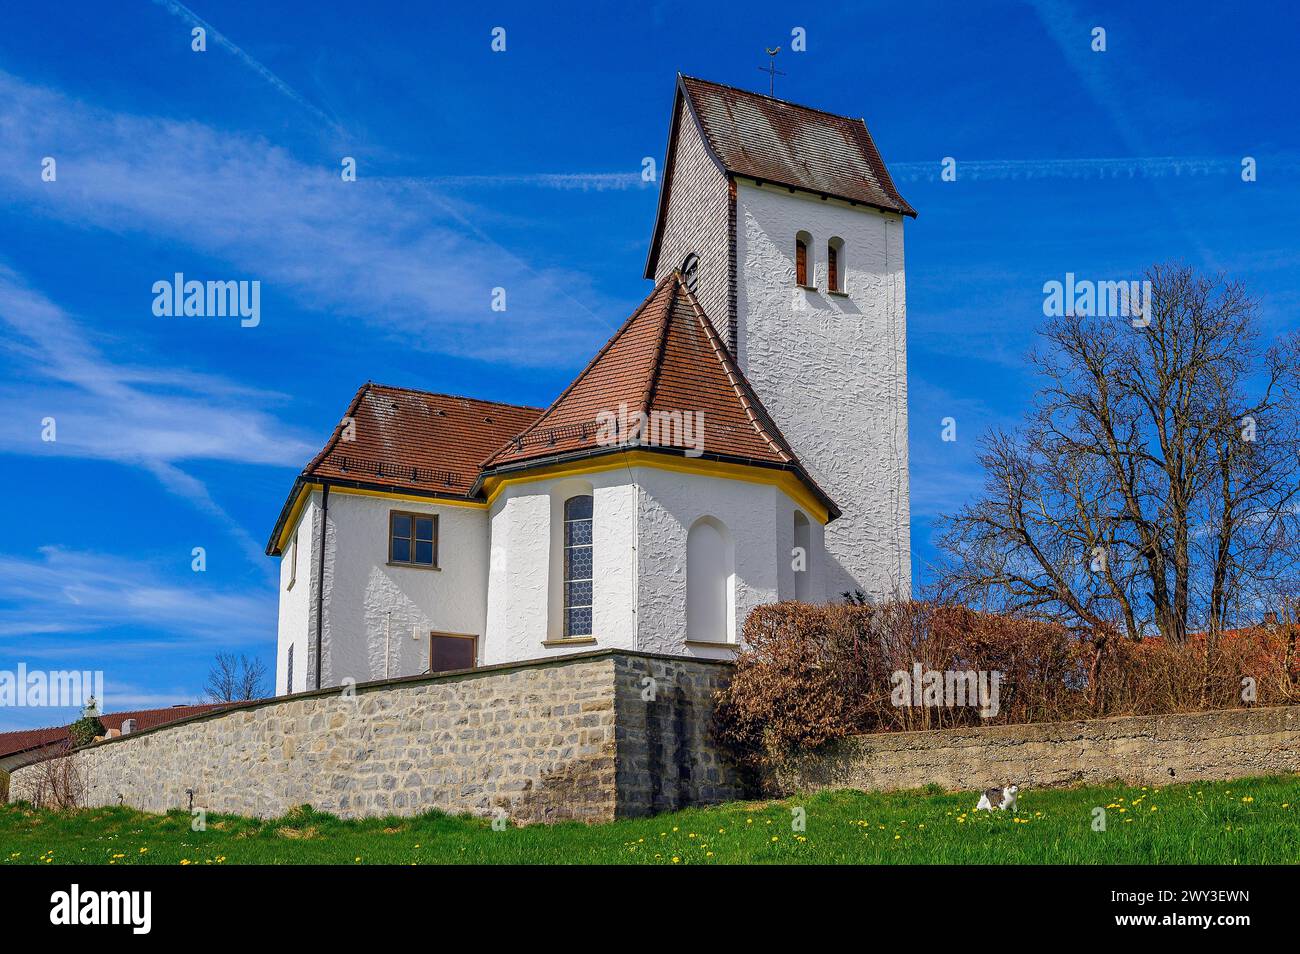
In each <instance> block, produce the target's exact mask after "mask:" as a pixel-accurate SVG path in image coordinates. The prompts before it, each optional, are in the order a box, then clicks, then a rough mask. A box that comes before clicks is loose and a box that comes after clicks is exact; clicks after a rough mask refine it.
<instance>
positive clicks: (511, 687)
mask: <svg viewBox="0 0 1300 954" xmlns="http://www.w3.org/2000/svg"><path fill="white" fill-rule="evenodd" d="M728 671H729V666H727V665H725V664H718V663H710V662H707V661H694V660H686V659H673V658H668V657H657V656H652V655H647V654H638V653H625V652H599V653H583V654H575V655H572V656H567V657H559V658H552V659H547V660H537V661H533V662H528V663H519V664H514V665H503V666H491V667H485V668H482V669H477V670H471V671H467V672H463V673H455V674H443V675H439V676H426V677H417V678H412V679H402V680H394V681H388V682H381V683H369V684H364V685H359V686H357V687H355V690H354V691H353V692H351V693H349V694H346V695H345V694H344V693H342V692H341V691H339V690H326V691H322V692H313V693H302V694H299V695H295V696H287V697H284V698H281V699H276V700H270V701H268V702H265V703H261V704H254V705H251V706H247V707H244V708H240V709H236V710H232V711H226V712H220V713H216V714H212V715H204V716H198V717H195V718H191V719H188V720H184V721H181V722H176V723H172V724H171V725H168V726H164V727H161V728H158V729H153V730H147V731H144V732H140V733H137V734H134V735H129V736H124V737H121V738H117V739H110V740H106V741H104V742H101V743H98V744H96V745H93V746H91V747H89V748H86V749H83V750H81V751H79V752H77V753H75V754H74V755H72V756H71V758H72V759H74V761H75V763H76V765H77V767H78V768H79V770H80V771H81V772H82V773H83V776H84V779H85V783H86V785H87V787H88V788H87V796H86V798H85V801H86V803H87V804H88V805H91V806H99V805H116V804H125V805H129V806H131V807H133V808H138V809H141V810H144V811H152V812H162V811H167V810H168V809H173V808H188V807H189V806H190V804H191V802H190V794H189V792H190V790H192V792H193V806H194V807H196V808H205V809H207V810H208V811H213V812H232V813H236V814H241V815H256V816H260V817H275V816H278V815H281V814H283V813H284V812H286V811H288V810H289V809H291V808H293V807H295V806H297V805H302V804H310V805H311V806H312V807H314V808H316V809H318V810H321V811H328V812H332V813H334V814H337V815H339V816H341V817H344V818H349V817H358V816H366V815H386V814H394V815H411V814H418V813H419V812H423V811H427V810H428V809H432V808H437V809H442V810H444V811H447V812H453V813H459V812H473V813H477V814H494V813H496V812H497V811H498V810H499V811H503V812H504V813H505V814H506V816H507V817H509V818H510V819H512V820H514V821H521V822H553V821H561V820H570V819H579V820H583V821H608V820H611V819H614V818H618V817H627V816H630V815H637V814H644V813H646V812H650V811H659V810H665V809H669V808H679V807H683V806H685V805H690V804H696V803H700V802H709V801H718V800H723V799H726V798H731V797H736V796H737V795H738V794H739V786H738V785H737V784H736V783H735V782H734V779H733V776H732V774H731V773H730V770H729V769H728V768H727V767H726V766H725V764H724V763H723V762H722V761H721V759H720V757H719V755H718V753H717V752H716V751H714V749H713V747H712V746H711V744H710V743H709V741H708V739H707V735H706V733H705V727H706V726H707V722H708V718H709V715H710V712H711V709H712V696H713V692H714V690H715V689H716V688H717V687H718V685H719V684H720V681H721V680H722V679H724V678H726V675H727V673H728ZM647 677H649V678H651V679H653V680H654V682H653V683H652V684H644V685H643V683H644V680H645V679H646V678H647ZM650 685H652V686H653V690H654V691H653V692H651V693H649V694H647V695H646V698H643V694H644V693H645V691H646V688H648V687H649V686H650ZM40 771H41V768H40V766H39V764H38V765H35V766H28V767H24V768H21V769H18V770H17V771H15V772H14V776H13V786H12V787H13V797H14V798H23V797H30V795H31V793H32V791H33V786H35V785H36V784H38V782H39V777H40V776H39V773H40ZM656 780H657V781H656Z"/></svg>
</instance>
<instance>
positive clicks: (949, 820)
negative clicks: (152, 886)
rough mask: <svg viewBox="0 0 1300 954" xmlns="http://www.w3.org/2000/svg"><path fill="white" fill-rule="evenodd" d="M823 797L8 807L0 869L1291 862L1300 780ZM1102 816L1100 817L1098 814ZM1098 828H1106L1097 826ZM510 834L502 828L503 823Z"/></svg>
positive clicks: (1299, 816)
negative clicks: (641, 813)
mask: <svg viewBox="0 0 1300 954" xmlns="http://www.w3.org/2000/svg"><path fill="white" fill-rule="evenodd" d="M976 799H977V796H976V794H975V793H971V792H964V793H954V792H943V791H940V790H937V789H927V790H920V791H909V792H890V793H874V792H855V791H835V792H821V793H818V794H815V795H809V796H807V797H802V798H801V797H795V798H789V799H784V800H781V801H766V802H735V803H732V804H728V805H721V806H717V807H713V808H699V809H689V810H687V811H681V812H675V813H672V814H667V815H660V816H657V817H655V818H642V819H630V820H627V821H619V822H613V823H610V824H604V825H581V824H563V825H552V826H544V825H532V826H526V827H514V826H506V827H504V828H502V829H501V830H494V829H493V827H492V825H491V823H490V822H489V821H488V820H486V819H480V818H470V817H451V816H447V815H442V814H439V813H436V812H431V813H428V814H425V815H420V816H417V817H412V818H381V819H366V820H360V821H342V820H340V819H338V818H335V817H334V816H332V815H327V814H322V813H319V812H315V811H313V810H312V809H310V808H308V807H306V806H304V807H303V808H300V809H297V810H295V811H293V812H290V813H289V814H287V815H285V816H284V817H282V818H276V819H271V820H265V819H250V818H243V817H237V816H231V815H209V816H208V817H207V819H206V830H203V831H194V830H192V827H191V818H190V816H189V815H187V814H186V813H184V812H171V813H168V814H166V815H149V814H143V813H140V812H136V811H132V810H130V809H126V808H100V809H82V810H76V811H69V812H56V811H46V810H36V809H32V808H30V807H28V806H26V805H22V804H17V805H4V806H0V864H5V865H30V864H37V865H141V864H150V865H241V864H392V865H411V864H624V865H629V864H630V865H725V864H942V865H964V864H1054V865H1080V864H1089V865H1092V864H1295V863H1297V862H1300V776H1285V777H1273V778H1254V779H1243V780H1239V781H1234V782H1214V783H1208V782H1207V783H1198V784H1191V785H1171V786H1168V787H1163V788H1143V787H1135V786H1129V785H1124V784H1119V783H1116V784H1113V785H1106V786H1099V787H1090V788H1073V789H1042V790H1034V789H1026V790H1024V791H1022V792H1021V793H1020V805H1019V811H1018V813H1016V814H1014V815H1013V814H1011V813H1009V812H995V813H993V814H989V813H987V812H975V811H974V810H973V809H974V806H975V802H976ZM1098 809H1100V812H1098ZM1103 822H1104V830H1097V829H1098V828H1100V827H1101V825H1102V823H1103ZM498 827H500V826H498Z"/></svg>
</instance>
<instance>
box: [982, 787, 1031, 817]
mask: <svg viewBox="0 0 1300 954" xmlns="http://www.w3.org/2000/svg"><path fill="white" fill-rule="evenodd" d="M1019 791H1020V786H1018V785H1012V784H1011V783H1010V782H1008V783H1007V785H1006V786H1005V787H1003V788H986V789H985V790H984V794H983V795H981V796H980V800H979V804H978V805H976V806H975V811H977V812H978V811H985V812H991V811H993V810H994V809H995V808H996V809H998V810H999V811H1004V812H1014V811H1016V793H1017V792H1019Z"/></svg>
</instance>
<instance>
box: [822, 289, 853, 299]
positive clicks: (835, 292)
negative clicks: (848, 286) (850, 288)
mask: <svg viewBox="0 0 1300 954" xmlns="http://www.w3.org/2000/svg"><path fill="white" fill-rule="evenodd" d="M826 294H828V295H836V296H838V297H840V298H848V297H849V293H848V292H846V291H840V290H838V289H836V288H832V289H830V290H828V291H827V292H826Z"/></svg>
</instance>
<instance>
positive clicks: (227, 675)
mask: <svg viewBox="0 0 1300 954" xmlns="http://www.w3.org/2000/svg"><path fill="white" fill-rule="evenodd" d="M265 685H266V663H264V662H262V660H260V659H249V658H248V657H247V656H245V655H244V654H243V653H240V654H239V655H238V656H236V655H235V654H234V653H217V656H216V660H215V661H214V662H213V664H212V668H211V669H209V670H208V681H207V683H206V684H205V685H204V687H203V692H204V695H205V696H206V697H207V698H208V699H209V700H210V701H212V702H245V701H247V700H249V699H260V698H261V697H262V694H263V690H264V687H265Z"/></svg>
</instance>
